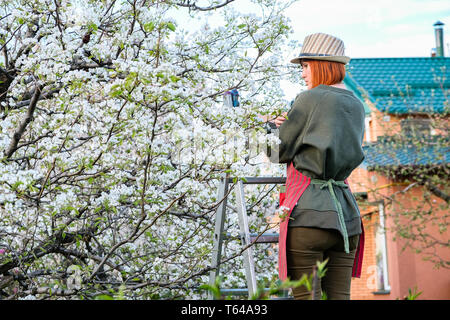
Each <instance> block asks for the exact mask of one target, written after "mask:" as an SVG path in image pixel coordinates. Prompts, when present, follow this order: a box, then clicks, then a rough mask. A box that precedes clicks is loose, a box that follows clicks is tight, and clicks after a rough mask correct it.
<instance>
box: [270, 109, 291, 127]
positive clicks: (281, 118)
mask: <svg viewBox="0 0 450 320" xmlns="http://www.w3.org/2000/svg"><path fill="white" fill-rule="evenodd" d="M286 116H287V112H283V113H282V114H281V116H278V117H276V118H275V120H273V121H272V122H273V123H275V125H276V126H277V128H279V127H280V126H281V125H282V123H283V122H284V120H286Z"/></svg>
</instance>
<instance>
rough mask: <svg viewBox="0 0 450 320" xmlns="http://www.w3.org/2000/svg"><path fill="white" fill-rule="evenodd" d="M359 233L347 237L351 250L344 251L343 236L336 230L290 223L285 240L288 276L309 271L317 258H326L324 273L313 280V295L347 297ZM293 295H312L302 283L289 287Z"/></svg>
mask: <svg viewBox="0 0 450 320" xmlns="http://www.w3.org/2000/svg"><path fill="white" fill-rule="evenodd" d="M358 241H359V235H354V236H350V237H349V250H350V253H345V251H344V240H343V238H342V235H341V234H340V232H339V231H337V230H333V229H320V228H312V227H290V228H289V229H288V233H287V240H286V256H287V269H288V270H287V272H288V277H289V278H290V279H291V280H299V279H301V277H302V275H303V274H305V273H306V274H307V275H311V274H312V273H313V268H314V266H316V263H317V261H320V262H322V261H324V260H326V259H328V262H327V264H326V266H325V268H326V273H325V276H324V277H323V278H321V279H319V280H318V281H317V282H316V290H315V294H314V296H315V297H316V299H321V297H322V293H324V294H325V295H324V296H325V297H326V299H328V300H349V299H350V284H351V279H352V268H353V261H354V259H355V252H356V248H357V246H358ZM292 292H293V294H294V299H296V300H309V299H312V296H313V295H312V292H310V291H308V289H307V287H306V286H304V285H301V286H299V287H296V288H292Z"/></svg>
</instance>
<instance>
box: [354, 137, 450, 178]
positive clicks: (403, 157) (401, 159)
mask: <svg viewBox="0 0 450 320" xmlns="http://www.w3.org/2000/svg"><path fill="white" fill-rule="evenodd" d="M363 149H364V154H365V159H364V162H363V163H362V167H363V168H365V169H368V170H374V169H376V168H377V167H397V168H400V167H417V166H429V165H434V166H436V165H442V164H448V163H450V144H449V140H448V137H443V136H437V137H432V138H430V139H429V141H426V142H425V143H421V144H420V146H417V145H416V144H414V143H412V142H411V141H409V142H408V141H396V140H395V139H392V138H391V137H379V139H378V141H377V142H376V143H372V144H368V145H365V146H364V147H363Z"/></svg>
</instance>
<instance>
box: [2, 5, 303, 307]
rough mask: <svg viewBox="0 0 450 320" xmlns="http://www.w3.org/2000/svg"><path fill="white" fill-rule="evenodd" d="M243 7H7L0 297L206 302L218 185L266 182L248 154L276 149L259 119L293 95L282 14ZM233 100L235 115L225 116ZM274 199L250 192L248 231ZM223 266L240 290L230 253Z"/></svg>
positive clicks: (266, 264) (276, 8) (233, 247)
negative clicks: (267, 145)
mask: <svg viewBox="0 0 450 320" xmlns="http://www.w3.org/2000/svg"><path fill="white" fill-rule="evenodd" d="M252 5H253V7H254V8H255V10H253V11H252V13H242V12H240V11H239V10H238V9H237V8H238V7H237V4H236V3H234V2H233V1H232V0H221V1H212V0H211V1H184V0H178V1H153V0H152V1H149V0H126V1H116V0H102V1H93V0H6V1H2V3H1V5H0V47H1V50H0V51H1V57H0V108H1V109H0V115H1V121H0V124H1V126H0V151H1V154H0V157H1V162H0V296H1V297H3V298H5V297H8V298H24V297H29V298H33V297H37V298H49V297H56V298H63V297H66V298H87V299H92V298H95V297H99V296H104V295H109V296H111V295H114V294H116V293H117V292H119V291H120V292H121V294H122V295H123V296H125V297H127V298H175V297H186V296H189V297H200V296H204V295H202V293H201V292H199V291H198V290H196V288H197V287H198V286H199V285H200V284H203V283H205V281H207V278H208V273H209V271H210V270H211V268H210V255H211V249H212V230H213V228H214V213H215V210H216V208H217V207H218V205H219V204H220V203H221V201H222V199H217V191H216V190H217V186H218V182H219V177H220V175H221V174H222V173H224V172H228V173H229V175H230V176H255V175H260V174H262V173H263V172H262V171H261V170H262V169H261V168H262V167H261V163H263V162H264V160H261V156H260V152H259V151H260V150H259V149H258V148H256V149H252V148H251V147H249V144H250V145H255V144H256V145H258V144H259V143H260V142H262V143H264V142H265V141H267V140H269V141H270V142H272V141H276V140H277V139H276V137H274V136H272V135H266V133H265V131H264V130H263V129H262V128H261V125H260V121H259V120H258V115H260V114H272V115H276V114H278V113H280V112H281V111H282V108H283V106H284V105H286V104H287V102H286V101H284V96H283V92H282V90H281V88H280V84H279V82H280V79H286V78H288V77H292V78H293V79H297V80H298V75H297V72H296V70H295V69H289V68H288V66H287V63H286V60H285V59H284V57H285V53H286V50H287V48H289V47H292V46H290V43H289V42H288V35H289V33H290V28H289V25H288V23H289V21H288V19H287V18H286V17H284V15H283V11H284V10H285V9H286V8H287V7H288V5H289V2H287V1H274V0H254V1H253V3H252ZM215 17H219V20H217V21H219V22H214V23H213V20H212V19H213V18H215ZM209 20H210V22H209V23H208V21H209ZM214 21H216V20H214ZM195 24H197V25H198V26H197V27H194V25H195ZM233 88H236V89H238V90H239V93H240V95H241V96H240V107H238V108H230V107H225V106H223V103H222V97H223V94H224V93H225V92H226V91H228V90H230V89H233ZM249 137H250V139H249ZM249 141H250V143H249ZM252 141H256V143H253V142H252ZM251 150H256V151H255V152H252V151H251ZM270 170H271V171H270ZM270 170H269V171H266V173H267V172H270V173H271V174H272V173H273V174H275V175H282V174H283V172H282V167H281V166H279V165H278V166H277V165H275V166H272V167H270ZM268 190H269V191H270V190H271V189H267V187H265V186H261V187H257V188H254V189H252V190H249V191H251V192H250V194H249V201H250V202H251V207H250V209H251V210H250V213H251V217H250V218H251V220H252V222H254V223H255V225H260V226H261V225H262V226H263V225H264V223H266V222H265V217H264V214H265V212H266V213H267V212H269V211H270V208H271V207H273V203H274V201H272V198H270V196H268V194H269V191H268ZM229 205H230V206H231V209H232V206H233V200H232V199H230V201H229ZM268 208H269V209H268ZM234 222H235V221H234V220H233V219H232V218H230V219H229V220H228V222H227V226H228V228H229V230H230V231H233V228H235V227H236V226H235V223H234ZM269 249H270V248H268V247H266V248H263V249H261V250H263V251H260V252H259V254H260V255H263V256H266V253H267V252H266V251H264V250H269ZM226 253H227V254H228V257H229V258H230V259H229V262H230V265H229V267H228V269H226V270H227V274H228V281H229V283H231V284H233V283H237V282H238V281H239V280H240V279H242V271H241V270H240V269H239V268H238V265H239V262H238V260H239V245H238V244H233V243H231V242H230V243H228V244H227V246H226ZM275 256H276V255H272V256H271V257H272V258H267V259H264V261H261V262H258V266H259V267H260V268H261V269H263V270H265V274H263V276H264V277H267V278H270V277H271V275H272V274H275V267H276V258H274V257H275ZM233 257H236V258H235V259H231V258H233ZM268 257H269V256H268ZM224 267H225V266H224Z"/></svg>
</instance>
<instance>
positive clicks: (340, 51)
mask: <svg viewBox="0 0 450 320" xmlns="http://www.w3.org/2000/svg"><path fill="white" fill-rule="evenodd" d="M302 59H312V60H325V61H335V62H340V63H344V64H347V63H348V62H349V61H350V57H347V56H345V54H344V42H343V41H342V40H341V39H339V38H336V37H333V36H332V35H329V34H326V33H314V34H311V35H309V36H306V38H305V40H304V41H303V46H302V51H301V52H300V55H299V56H298V57H297V58H295V59H292V60H291V62H292V63H300V61H301V60H302Z"/></svg>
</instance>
